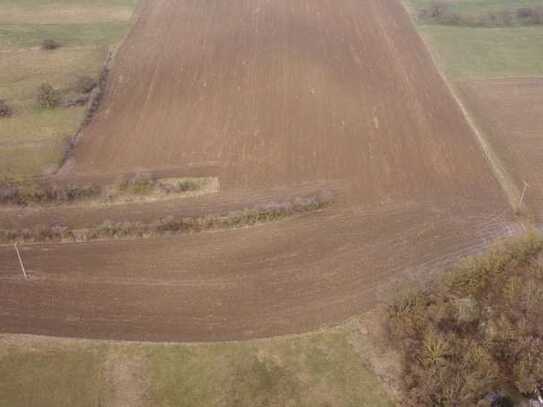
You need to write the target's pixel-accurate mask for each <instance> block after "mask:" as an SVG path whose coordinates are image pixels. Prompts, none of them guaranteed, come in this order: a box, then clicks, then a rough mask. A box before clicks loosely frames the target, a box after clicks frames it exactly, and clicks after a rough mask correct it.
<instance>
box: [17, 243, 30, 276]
mask: <svg viewBox="0 0 543 407" xmlns="http://www.w3.org/2000/svg"><path fill="white" fill-rule="evenodd" d="M14 246H15V251H16V252H17V257H18V258H19V264H20V265H21V271H22V272H23V276H24V278H25V280H28V274H26V270H25V265H24V264H23V258H22V257H21V252H19V248H18V247H17V243H15V244H14Z"/></svg>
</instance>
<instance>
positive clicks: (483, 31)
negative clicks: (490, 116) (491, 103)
mask: <svg viewBox="0 0 543 407" xmlns="http://www.w3.org/2000/svg"><path fill="white" fill-rule="evenodd" d="M405 1H406V3H407V4H408V5H409V6H410V9H411V10H413V12H414V14H417V12H418V11H420V10H422V9H427V8H428V7H430V5H431V4H432V3H434V1H433V0H405ZM446 4H447V7H448V9H449V11H450V12H451V13H459V14H462V15H468V16H469V15H472V16H478V15H484V14H485V13H489V12H499V11H500V10H504V9H511V8H512V7H513V8H514V9H515V11H516V10H517V9H518V8H522V7H540V6H543V1H542V0H519V1H516V2H515V4H514V5H513V4H512V3H511V1H510V0H455V1H447V2H446ZM418 29H419V31H420V32H421V33H422V35H423V36H424V37H425V39H426V40H427V41H428V42H429V43H430V45H431V47H432V51H433V52H434V53H435V54H436V56H437V57H438V58H437V59H438V63H439V65H440V68H441V70H442V71H443V72H445V73H446V74H447V76H448V77H449V78H451V79H453V80H466V79H489V78H504V77H532V76H541V75H543V60H542V58H540V55H543V26H540V25H533V26H511V27H493V28H488V27H468V26H446V25H436V24H425V23H424V19H419V20H418Z"/></svg>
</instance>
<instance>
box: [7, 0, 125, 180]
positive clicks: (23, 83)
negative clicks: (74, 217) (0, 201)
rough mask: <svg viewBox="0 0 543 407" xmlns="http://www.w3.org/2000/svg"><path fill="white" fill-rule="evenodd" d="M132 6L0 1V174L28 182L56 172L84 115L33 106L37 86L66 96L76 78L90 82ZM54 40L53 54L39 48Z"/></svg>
mask: <svg viewBox="0 0 543 407" xmlns="http://www.w3.org/2000/svg"><path fill="white" fill-rule="evenodd" d="M134 6H135V1H134V0H117V1H111V2H106V1H102V0H89V1H84V0H75V1H58V0H54V1H53V0H22V1H19V0H17V1H15V0H0V10H1V11H0V99H3V100H5V101H6V103H7V104H8V105H9V106H10V107H11V108H12V110H13V116H12V117H10V118H5V119H0V176H6V175H8V176H12V177H19V176H23V177H25V176H35V175H40V174H47V173H49V172H51V171H53V170H54V169H55V168H57V167H58V166H59V165H60V164H61V162H62V158H63V155H64V148H65V144H66V142H67V141H68V140H69V138H70V136H72V135H73V134H74V133H75V132H76V131H77V130H78V128H79V125H80V124H81V121H82V119H83V117H84V114H83V113H82V110H84V109H83V108H81V107H57V108H54V109H44V108H40V107H39V106H38V104H37V102H36V96H37V90H38V88H39V87H40V85H41V84H43V83H49V84H51V85H52V86H53V87H54V88H55V89H59V90H65V91H66V92H70V91H71V89H72V88H73V86H74V84H75V83H76V81H77V80H78V78H80V77H91V78H95V79H97V78H98V76H99V74H100V71H101V69H102V66H103V63H104V61H105V59H106V56H107V54H108V49H109V48H110V47H112V46H114V45H115V44H117V43H118V41H119V40H120V39H121V38H122V36H123V34H124V33H126V32H127V30H128V28H129V20H130V17H131V12H132V10H133V7H134ZM44 40H54V41H55V42H57V43H58V44H60V48H58V49H54V50H45V49H42V48H41V44H42V42H43V41H44Z"/></svg>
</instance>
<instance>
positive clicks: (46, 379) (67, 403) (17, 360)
mask: <svg viewBox="0 0 543 407" xmlns="http://www.w3.org/2000/svg"><path fill="white" fill-rule="evenodd" d="M103 363H104V353H103V351H101V350H99V349H77V350H59V349H47V347H44V348H43V349H33V348H29V349H23V348H22V347H15V346H7V347H4V349H2V352H1V353H0V405H2V406H9V407H28V406H40V407H73V406H79V407H97V406H100V405H103V404H102V402H103V400H105V399H106V398H107V397H109V391H110V390H109V387H108V384H107V381H106V380H105V378H104V374H103V368H102V367H103Z"/></svg>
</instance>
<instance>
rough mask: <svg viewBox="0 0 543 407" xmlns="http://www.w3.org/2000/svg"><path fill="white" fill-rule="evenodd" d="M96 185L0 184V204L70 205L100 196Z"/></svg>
mask: <svg viewBox="0 0 543 407" xmlns="http://www.w3.org/2000/svg"><path fill="white" fill-rule="evenodd" d="M101 191H102V190H101V188H100V187H99V186H97V185H73V184H69V185H56V184H48V183H34V182H27V183H20V184H16V183H9V182H4V183H0V204H3V205H19V206H26V205H29V204H51V203H70V202H75V201H80V200H85V199H90V198H95V197H97V196H99V195H100V193H101Z"/></svg>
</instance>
